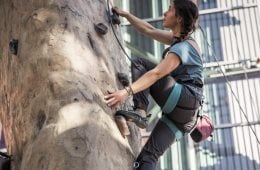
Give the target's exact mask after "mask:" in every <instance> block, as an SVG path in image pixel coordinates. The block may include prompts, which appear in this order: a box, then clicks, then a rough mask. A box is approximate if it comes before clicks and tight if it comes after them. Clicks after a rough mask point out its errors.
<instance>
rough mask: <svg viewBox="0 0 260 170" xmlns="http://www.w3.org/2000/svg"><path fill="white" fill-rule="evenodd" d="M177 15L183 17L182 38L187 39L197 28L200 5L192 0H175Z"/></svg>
mask: <svg viewBox="0 0 260 170" xmlns="http://www.w3.org/2000/svg"><path fill="white" fill-rule="evenodd" d="M173 3H174V7H175V11H176V12H175V13H176V16H179V17H181V18H182V29H181V37H180V38H181V39H185V38H186V37H187V36H188V35H190V34H191V33H192V32H194V31H195V29H196V22H197V19H198V17H199V11H198V7H197V6H196V4H195V3H194V2H192V1H191V0H173Z"/></svg>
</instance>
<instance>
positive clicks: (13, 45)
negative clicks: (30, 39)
mask: <svg viewBox="0 0 260 170" xmlns="http://www.w3.org/2000/svg"><path fill="white" fill-rule="evenodd" d="M9 49H10V52H11V53H12V54H14V55H17V49H18V40H16V39H12V40H11V41H10V43H9Z"/></svg>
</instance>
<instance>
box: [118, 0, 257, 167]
mask: <svg viewBox="0 0 260 170" xmlns="http://www.w3.org/2000/svg"><path fill="white" fill-rule="evenodd" d="M170 2H171V1H170V0H149V1H147V0H124V1H120V5H121V6H122V8H123V9H125V10H127V11H130V12H131V13H133V14H134V15H136V16H138V17H140V18H142V19H144V20H146V21H148V22H149V23H151V24H152V25H154V26H155V27H157V28H162V14H163V12H164V11H166V10H167V9H168V6H169V4H170ZM199 10H200V18H199V28H198V30H197V31H196V32H195V33H194V34H193V36H194V38H195V39H196V40H197V42H198V43H199V45H200V48H201V51H202V57H203V61H204V77H205V92H204V95H205V101H204V106H203V112H204V113H205V114H208V115H209V116H210V117H211V119H212V120H213V121H214V124H215V131H214V134H213V138H211V139H209V140H206V141H204V142H201V143H199V144H196V143H194V142H193V141H192V140H191V139H190V138H189V137H186V138H183V139H182V141H180V142H177V143H175V144H173V145H172V146H171V148H170V149H169V150H168V151H167V152H166V153H165V154H164V156H163V157H162V158H161V159H160V165H159V166H158V170H226V169H228V170H260V1H259V0H200V1H199ZM122 29H123V30H124V40H125V44H126V47H128V51H129V54H130V55H131V56H132V57H147V58H149V59H151V60H152V61H154V62H159V61H160V59H161V54H162V52H163V50H164V48H165V47H166V46H165V45H163V44H160V43H158V42H156V41H154V40H151V39H150V38H148V37H145V36H143V35H141V34H140V33H138V32H137V31H135V30H134V28H133V27H132V26H131V25H130V24H129V23H127V22H126V21H124V22H123V24H122ZM162 29H163V28H162ZM150 112H152V113H158V112H160V109H159V108H158V107H157V106H154V105H152V106H151V109H150ZM158 117H160V114H154V115H153V120H152V122H151V127H150V128H148V131H149V130H151V129H152V126H153V125H154V123H155V122H156V120H157V118H158ZM147 134H148V135H149V132H148V133H147Z"/></svg>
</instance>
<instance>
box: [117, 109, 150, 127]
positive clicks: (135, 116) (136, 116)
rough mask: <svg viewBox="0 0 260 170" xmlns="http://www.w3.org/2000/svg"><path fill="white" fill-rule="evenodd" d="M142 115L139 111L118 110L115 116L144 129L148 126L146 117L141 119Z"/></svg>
mask: <svg viewBox="0 0 260 170" xmlns="http://www.w3.org/2000/svg"><path fill="white" fill-rule="evenodd" d="M141 115H143V113H141V112H140V111H137V110H136V111H125V110H118V111H117V112H116V114H115V116H123V117H124V118H125V120H126V121H129V122H134V123H135V124H136V126H138V127H139V128H142V129H144V128H146V127H147V126H148V119H147V118H146V117H142V116H141Z"/></svg>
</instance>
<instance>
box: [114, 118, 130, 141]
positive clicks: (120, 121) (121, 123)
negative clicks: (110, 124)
mask: <svg viewBox="0 0 260 170" xmlns="http://www.w3.org/2000/svg"><path fill="white" fill-rule="evenodd" d="M115 121H116V124H117V127H118V129H119V131H120V133H121V135H122V136H123V138H125V136H128V135H130V131H129V128H128V125H127V123H126V119H125V118H124V117H123V116H121V115H115Z"/></svg>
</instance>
